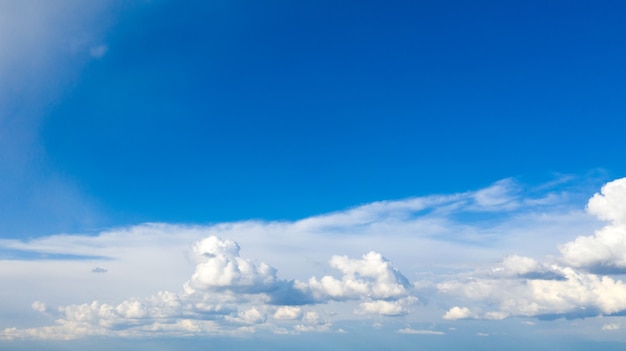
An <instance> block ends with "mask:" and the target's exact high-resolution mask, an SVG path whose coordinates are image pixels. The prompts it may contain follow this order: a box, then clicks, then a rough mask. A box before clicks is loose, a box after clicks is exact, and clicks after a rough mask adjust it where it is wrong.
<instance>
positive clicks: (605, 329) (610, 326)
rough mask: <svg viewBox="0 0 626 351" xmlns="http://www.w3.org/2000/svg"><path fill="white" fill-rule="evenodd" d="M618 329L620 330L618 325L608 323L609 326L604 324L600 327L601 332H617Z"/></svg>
mask: <svg viewBox="0 0 626 351" xmlns="http://www.w3.org/2000/svg"><path fill="white" fill-rule="evenodd" d="M619 329H620V325H619V324H616V323H609V324H605V325H603V326H602V330H604V331H614V330H619Z"/></svg>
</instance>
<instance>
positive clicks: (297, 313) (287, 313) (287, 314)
mask: <svg viewBox="0 0 626 351" xmlns="http://www.w3.org/2000/svg"><path fill="white" fill-rule="evenodd" d="M273 317H274V318H275V319H287V320H293V319H300V318H302V308H300V307H297V306H281V307H279V308H278V309H277V310H276V312H274V316H273Z"/></svg>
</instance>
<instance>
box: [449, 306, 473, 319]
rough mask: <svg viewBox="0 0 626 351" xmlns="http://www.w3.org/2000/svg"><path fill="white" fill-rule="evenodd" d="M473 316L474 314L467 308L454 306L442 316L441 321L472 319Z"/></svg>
mask: <svg viewBox="0 0 626 351" xmlns="http://www.w3.org/2000/svg"><path fill="white" fill-rule="evenodd" d="M473 316H474V314H473V313H472V311H471V310H470V309H469V308H467V307H459V306H454V307H452V308H451V309H450V310H448V312H446V314H444V315H443V319H448V320H457V319H467V318H472V317H473Z"/></svg>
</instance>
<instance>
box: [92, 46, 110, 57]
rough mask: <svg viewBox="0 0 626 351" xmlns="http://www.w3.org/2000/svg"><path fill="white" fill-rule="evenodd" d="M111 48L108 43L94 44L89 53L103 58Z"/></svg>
mask: <svg viewBox="0 0 626 351" xmlns="http://www.w3.org/2000/svg"><path fill="white" fill-rule="evenodd" d="M108 50H109V48H108V46H106V45H98V46H94V47H92V48H91V49H90V50H89V54H90V55H91V57H93V58H97V59H99V58H102V57H103V56H104V55H105V54H106V53H107V51H108Z"/></svg>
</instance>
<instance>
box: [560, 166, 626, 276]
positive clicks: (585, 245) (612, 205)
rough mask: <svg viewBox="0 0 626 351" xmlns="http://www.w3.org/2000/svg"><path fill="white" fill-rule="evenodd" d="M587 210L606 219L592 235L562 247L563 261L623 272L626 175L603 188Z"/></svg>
mask: <svg viewBox="0 0 626 351" xmlns="http://www.w3.org/2000/svg"><path fill="white" fill-rule="evenodd" d="M587 211H588V212H589V213H591V214H593V215H595V216H596V217H598V218H599V219H601V220H604V221H607V222H609V223H608V224H607V225H606V226H605V227H603V228H602V229H600V230H597V231H596V233H595V235H593V236H579V237H578V238H576V240H574V241H571V242H568V243H566V244H564V245H563V246H562V247H561V253H562V255H563V258H564V260H565V262H566V263H567V264H569V265H572V266H573V267H580V268H588V269H591V270H596V271H603V270H608V271H611V270H617V271H626V178H622V179H617V180H614V181H612V182H609V183H607V184H606V185H604V186H603V187H602V190H601V192H600V193H596V194H595V195H594V196H593V197H592V198H591V199H590V200H589V203H588V205H587Z"/></svg>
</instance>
